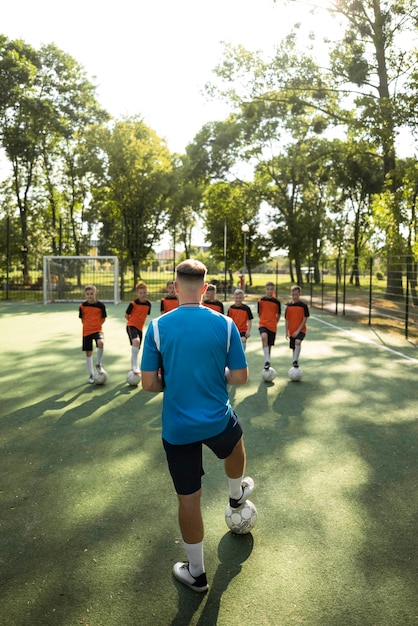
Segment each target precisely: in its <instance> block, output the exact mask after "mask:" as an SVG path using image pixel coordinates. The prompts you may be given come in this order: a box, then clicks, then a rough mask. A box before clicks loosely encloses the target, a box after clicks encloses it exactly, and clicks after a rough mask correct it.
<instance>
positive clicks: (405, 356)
mask: <svg viewBox="0 0 418 626" xmlns="http://www.w3.org/2000/svg"><path fill="white" fill-rule="evenodd" d="M311 319H314V320H315V321H317V322H320V323H321V324H325V326H330V327H331V328H335V330H339V331H340V332H342V333H344V334H346V335H349V336H350V337H354V339H357V341H361V342H363V343H371V344H372V345H374V346H377V347H378V348H382V350H386V351H387V352H391V353H392V354H396V356H399V357H401V358H402V359H406V360H407V361H412V362H413V363H418V359H415V358H414V357H412V356H408V355H407V354H403V352H398V351H397V350H393V348H389V347H388V346H384V345H382V344H381V343H378V342H377V341H373V339H369V338H368V337H363V336H362V335H359V334H358V333H353V332H352V331H351V330H347V329H346V328H340V326H337V325H336V324H331V323H330V322H325V321H324V320H321V319H320V318H319V317H316V316H311Z"/></svg>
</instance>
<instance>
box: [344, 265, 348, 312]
mask: <svg viewBox="0 0 418 626" xmlns="http://www.w3.org/2000/svg"><path fill="white" fill-rule="evenodd" d="M343 267H344V280H343V315H345V296H346V291H347V289H346V282H347V280H346V279H347V259H346V258H344V263H343Z"/></svg>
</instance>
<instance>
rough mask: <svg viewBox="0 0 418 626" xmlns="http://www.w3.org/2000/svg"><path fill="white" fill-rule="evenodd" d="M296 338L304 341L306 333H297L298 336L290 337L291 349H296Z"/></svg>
mask: <svg viewBox="0 0 418 626" xmlns="http://www.w3.org/2000/svg"><path fill="white" fill-rule="evenodd" d="M296 339H300V340H301V341H302V340H303V339H305V333H299V334H297V335H296V337H290V338H289V348H290V349H291V350H294V349H295V341H296Z"/></svg>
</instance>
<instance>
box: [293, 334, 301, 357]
mask: <svg viewBox="0 0 418 626" xmlns="http://www.w3.org/2000/svg"><path fill="white" fill-rule="evenodd" d="M300 349H301V341H300V339H296V340H295V349H294V350H293V363H298V362H299V356H300Z"/></svg>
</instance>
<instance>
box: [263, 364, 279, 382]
mask: <svg viewBox="0 0 418 626" xmlns="http://www.w3.org/2000/svg"><path fill="white" fill-rule="evenodd" d="M276 375H277V372H276V370H275V369H274V368H273V367H269V368H268V370H266V369H263V370H262V372H261V376H262V378H263V380H264V382H266V383H271V381H272V380H274V379H275V378H276Z"/></svg>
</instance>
